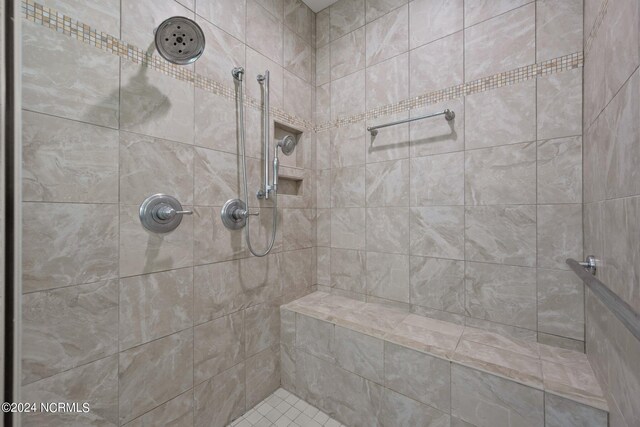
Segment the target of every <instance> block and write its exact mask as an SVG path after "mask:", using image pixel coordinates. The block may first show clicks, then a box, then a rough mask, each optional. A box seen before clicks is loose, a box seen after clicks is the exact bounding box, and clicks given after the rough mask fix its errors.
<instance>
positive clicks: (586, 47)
mask: <svg viewBox="0 0 640 427" xmlns="http://www.w3.org/2000/svg"><path fill="white" fill-rule="evenodd" d="M608 8H609V0H604V1H603V2H602V4H601V5H600V10H599V11H598V15H596V19H595V20H594V22H593V27H591V30H590V31H589V35H587V39H586V40H585V43H584V54H585V56H586V55H588V54H589V52H590V51H591V46H592V45H593V40H594V39H595V38H596V35H597V34H598V30H599V29H600V26H601V25H602V21H604V17H605V16H606V15H607V10H608Z"/></svg>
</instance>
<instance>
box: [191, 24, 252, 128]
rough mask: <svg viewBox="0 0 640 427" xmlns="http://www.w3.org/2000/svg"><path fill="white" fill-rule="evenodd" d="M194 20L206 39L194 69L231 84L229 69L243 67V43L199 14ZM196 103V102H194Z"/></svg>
mask: <svg viewBox="0 0 640 427" xmlns="http://www.w3.org/2000/svg"><path fill="white" fill-rule="evenodd" d="M196 21H197V22H198V24H199V25H200V27H201V28H202V32H203V33H204V37H205V40H206V41H207V48H206V49H207V52H206V55H202V56H201V57H200V58H199V59H198V61H197V62H196V63H195V71H196V72H197V73H198V74H202V75H204V76H206V77H208V78H210V79H213V80H215V81H217V82H220V83H227V84H228V85H229V86H231V85H232V76H231V70H232V69H233V68H234V67H244V65H245V45H244V43H243V42H242V41H240V40H238V39H237V38H236V37H234V36H232V35H230V34H229V33H227V32H226V31H223V30H221V29H220V28H218V27H216V26H215V25H212V24H211V23H209V21H207V20H205V19H202V18H200V17H199V16H197V17H196ZM197 105H198V103H196V106H197ZM196 111H197V109H196ZM211 118H214V116H211Z"/></svg>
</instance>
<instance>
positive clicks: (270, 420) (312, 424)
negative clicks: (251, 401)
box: [229, 388, 345, 427]
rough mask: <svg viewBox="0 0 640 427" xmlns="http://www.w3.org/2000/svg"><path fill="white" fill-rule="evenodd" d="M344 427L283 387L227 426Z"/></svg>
mask: <svg viewBox="0 0 640 427" xmlns="http://www.w3.org/2000/svg"><path fill="white" fill-rule="evenodd" d="M271 426H276V427H345V426H344V425H343V424H340V423H339V422H338V421H336V420H334V419H333V418H331V417H329V416H328V415H327V414H325V413H324V412H322V411H320V410H319V409H318V408H316V407H315V406H312V405H310V404H308V403H307V402H305V401H304V400H302V399H299V398H298V397H296V396H295V395H293V394H291V393H289V392H288V391H287V390H285V389H283V388H279V389H278V390H276V391H275V392H273V394H272V395H271V396H269V397H267V398H266V399H264V400H263V401H262V402H260V403H258V404H257V405H256V406H254V407H253V408H252V409H250V410H249V411H247V413H246V414H244V415H243V416H241V417H240V418H238V419H237V420H235V421H234V422H232V423H231V424H229V427H271Z"/></svg>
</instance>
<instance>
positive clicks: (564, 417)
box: [544, 393, 609, 427]
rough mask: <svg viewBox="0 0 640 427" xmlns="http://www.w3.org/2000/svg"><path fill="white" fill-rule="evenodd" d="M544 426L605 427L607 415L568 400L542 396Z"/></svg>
mask: <svg viewBox="0 0 640 427" xmlns="http://www.w3.org/2000/svg"><path fill="white" fill-rule="evenodd" d="M544 425H545V426H547V427H607V426H608V425H609V423H608V420H607V413H606V412H604V411H601V410H599V409H595V408H592V407H590V406H586V405H582V404H580V403H577V402H574V401H572V400H569V399H565V398H563V397H560V396H556V395H553V394H551V393H545V394H544Z"/></svg>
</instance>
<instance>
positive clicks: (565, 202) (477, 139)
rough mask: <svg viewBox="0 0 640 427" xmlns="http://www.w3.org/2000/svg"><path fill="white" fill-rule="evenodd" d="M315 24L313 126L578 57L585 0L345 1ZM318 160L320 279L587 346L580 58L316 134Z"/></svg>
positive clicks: (438, 312) (355, 292)
mask: <svg viewBox="0 0 640 427" xmlns="http://www.w3.org/2000/svg"><path fill="white" fill-rule="evenodd" d="M316 32H317V33H316V43H317V55H316V76H317V79H316V117H315V119H316V123H318V124H320V123H322V122H325V121H327V120H329V118H330V119H331V120H336V119H340V118H345V117H349V116H353V115H357V114H360V113H363V112H365V111H369V110H371V109H373V108H377V107H380V106H383V105H387V104H392V103H397V102H400V101H404V100H407V99H409V97H416V96H419V95H423V94H425V93H428V92H433V91H437V90H442V89H446V88H448V87H451V86H456V85H461V84H464V83H468V82H470V81H472V80H476V79H478V78H482V77H488V76H491V75H494V74H496V73H501V72H505V71H509V70H513V69H515V68H518V67H523V66H527V65H532V64H535V63H538V62H541V61H545V60H549V59H552V58H556V57H558V56H562V55H567V54H570V53H574V52H580V51H582V44H583V43H582V1H580V0H570V1H563V2H557V1H543V0H538V1H527V0H525V1H518V2H515V1H500V2H487V1H480V0H479V1H471V0H466V1H463V0H455V1H433V0H412V1H406V0H405V1H403V0H398V1H371V0H368V1H364V0H361V1H354V0H341V1H338V2H337V3H335V4H334V5H332V6H331V7H329V8H327V9H325V10H323V11H321V12H319V13H318V14H317V17H316ZM444 108H450V109H452V110H454V111H455V113H456V119H455V121H454V122H452V123H447V122H446V121H445V120H443V119H442V118H435V119H431V120H425V121H418V122H414V123H411V124H410V125H409V124H405V125H399V126H396V127H392V128H386V129H382V130H380V132H379V134H378V135H377V136H375V137H371V136H370V135H369V133H368V132H366V126H371V125H375V124H381V123H385V122H388V121H393V120H399V119H406V118H408V117H416V116H418V115H421V114H425V113H427V112H434V111H438V110H442V109H444ZM316 167H317V169H318V172H317V174H318V175H317V177H318V181H317V182H318V187H317V196H318V197H317V209H318V214H317V222H318V223H317V230H318V236H317V242H318V248H317V257H318V258H317V266H318V273H317V278H318V283H319V285H321V287H322V288H323V289H325V288H326V289H328V288H331V290H332V291H333V292H338V293H344V294H346V295H350V296H353V297H356V298H359V299H368V300H376V301H383V302H387V303H389V304H393V305H398V306H402V307H406V308H407V309H410V310H413V311H414V312H417V313H421V314H426V315H430V316H436V317H442V318H445V319H447V320H453V321H456V322H460V323H465V322H466V323H467V324H473V325H475V326H478V327H484V328H489V329H493V328H495V329H499V330H503V331H508V332H510V333H512V334H514V335H517V336H520V337H524V338H527V339H531V340H539V341H544V342H554V343H556V344H558V345H562V346H568V347H572V348H579V349H582V348H583V346H584V344H583V342H584V301H583V298H584V297H583V295H584V291H583V286H582V284H581V283H580V282H579V281H578V280H577V279H576V278H575V277H573V276H572V275H571V274H568V273H567V267H566V265H565V264H564V260H565V259H566V258H568V257H572V258H582V250H583V249H582V246H583V243H582V231H581V230H582V212H581V203H582V69H581V68H576V69H573V70H569V71H564V72H559V73H554V74H550V75H540V76H538V77H537V78H533V79H528V80H524V81H522V82H520V83H517V84H511V85H507V86H502V87H499V88H497V89H493V90H486V91H480V92H477V93H473V94H470V95H467V96H465V97H463V98H459V99H453V100H451V101H446V102H442V103H439V104H435V105H427V106H426V107H421V108H419V109H414V110H412V111H410V112H400V113H395V114H394V115H391V116H383V117H378V118H376V119H371V120H369V121H367V122H365V121H356V122H355V123H350V124H347V125H340V126H339V127H337V128H336V127H334V128H332V129H330V130H328V131H322V132H319V133H318V135H317V157H316Z"/></svg>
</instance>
